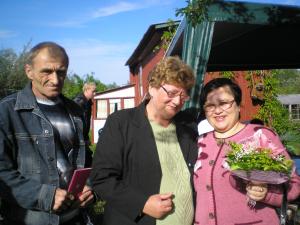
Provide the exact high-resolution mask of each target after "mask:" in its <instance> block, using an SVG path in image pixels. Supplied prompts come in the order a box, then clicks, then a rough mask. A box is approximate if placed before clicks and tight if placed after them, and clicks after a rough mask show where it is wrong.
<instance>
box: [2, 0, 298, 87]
mask: <svg viewBox="0 0 300 225" xmlns="http://www.w3.org/2000/svg"><path fill="white" fill-rule="evenodd" d="M239 1H243V0H239ZM246 1H248V2H249V1H252V2H266V3H279V4H288V5H300V0H246ZM186 5H187V3H186V0H59V1H58V0H1V2H0V49H5V48H12V49H14V50H15V52H17V53H19V52H21V51H22V50H23V48H24V46H26V45H27V44H29V46H30V47H32V46H34V45H36V44H37V43H39V42H42V41H54V42H56V43H58V44H60V45H62V46H63V47H64V48H65V49H66V51H67V53H68V55H69V58H70V65H69V74H73V73H76V74H78V75H80V76H81V77H83V78H84V76H85V75H86V74H93V76H94V77H95V78H97V79H99V80H100V81H101V82H102V83H104V84H112V83H116V84H117V85H120V86H122V85H126V84H127V83H128V80H129V68H128V66H125V63H126V61H127V60H128V58H129V57H130V56H131V54H132V53H133V51H134V50H135V48H136V47H137V45H138V44H139V42H140V40H141V39H142V37H143V35H144V34H145V32H146V31H147V29H148V28H149V26H150V25H152V24H156V23H162V22H166V21H167V20H168V19H172V20H180V19H181V18H180V17H176V16H175V12H176V9H178V8H182V7H184V6H186Z"/></svg>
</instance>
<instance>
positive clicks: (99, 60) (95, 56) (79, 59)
mask: <svg viewBox="0 0 300 225" xmlns="http://www.w3.org/2000/svg"><path fill="white" fill-rule="evenodd" d="M61 44H62V46H64V47H65V49H66V51H67V52H68V55H69V57H70V66H69V72H71V73H76V74H78V75H80V76H84V75H86V74H91V73H92V72H94V73H95V75H94V76H95V78H97V79H99V80H100V81H101V82H103V83H105V84H110V83H113V82H116V83H117V84H118V85H124V84H127V81H128V80H129V69H128V67H127V66H124V65H125V63H126V61H127V59H128V58H129V56H130V54H131V52H132V50H133V48H134V46H133V45H132V44H126V43H104V42H102V41H99V40H95V39H87V40H80V41H78V40H64V41H63V42H62V43H61Z"/></svg>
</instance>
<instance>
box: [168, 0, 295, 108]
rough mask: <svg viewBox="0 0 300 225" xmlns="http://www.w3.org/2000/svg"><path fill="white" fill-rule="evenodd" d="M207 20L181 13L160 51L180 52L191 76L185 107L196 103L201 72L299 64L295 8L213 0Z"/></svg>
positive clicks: (201, 76)
mask: <svg viewBox="0 0 300 225" xmlns="http://www.w3.org/2000/svg"><path fill="white" fill-rule="evenodd" d="M207 9H208V11H207V13H208V19H207V20H204V21H202V22H201V23H199V24H197V26H196V27H192V26H191V24H189V23H188V22H187V20H186V18H184V19H183V20H182V22H181V24H180V25H179V28H178V30H177V32H176V34H175V37H174V38H173V41H172V42H171V44H170V47H169V49H168V51H167V52H166V55H167V56H168V55H180V56H182V58H183V59H184V60H185V61H186V62H187V63H188V64H189V65H190V66H191V67H192V68H193V69H194V71H195V73H196V75H197V82H196V86H195V88H194V89H193V90H192V93H191V94H192V96H191V97H192V99H191V101H190V102H189V103H188V105H187V107H198V105H199V100H198V98H199V91H200V90H201V88H202V84H203V78H204V74H205V72H206V71H208V72H210V71H226V70H227V71H236V70H257V69H281V68H300V41H299V40H300V7H296V6H285V5H275V4H260V3H245V2H232V1H216V2H214V3H212V4H210V5H208V8H207Z"/></svg>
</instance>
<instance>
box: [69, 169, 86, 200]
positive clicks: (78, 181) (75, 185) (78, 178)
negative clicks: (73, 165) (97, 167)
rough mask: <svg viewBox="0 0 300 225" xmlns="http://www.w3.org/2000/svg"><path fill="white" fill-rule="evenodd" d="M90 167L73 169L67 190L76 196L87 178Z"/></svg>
mask: <svg viewBox="0 0 300 225" xmlns="http://www.w3.org/2000/svg"><path fill="white" fill-rule="evenodd" d="M91 169H92V168H81V169H76V170H74V173H73V176H72V179H71V182H70V184H69V187H68V192H70V193H72V194H73V195H74V196H75V197H76V198H78V197H79V196H80V194H81V192H82V191H83V188H84V186H85V183H86V180H87V179H88V177H89V175H90V172H91Z"/></svg>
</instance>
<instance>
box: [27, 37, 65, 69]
mask: <svg viewBox="0 0 300 225" xmlns="http://www.w3.org/2000/svg"><path fill="white" fill-rule="evenodd" d="M43 49H47V50H48V52H49V54H50V55H51V56H52V57H58V58H61V59H64V60H65V63H66V65H67V66H68V65H69V57H68V55H67V53H66V50H65V49H64V48H63V47H61V46H60V45H58V44H56V43H55V42H51V41H47V42H41V43H39V44H37V45H36V46H34V47H33V48H32V49H31V50H30V51H29V54H28V57H27V64H29V65H32V64H33V60H34V58H35V57H36V56H37V55H38V54H39V52H40V51H41V50H43Z"/></svg>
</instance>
